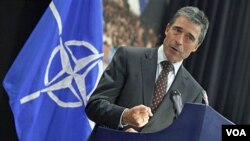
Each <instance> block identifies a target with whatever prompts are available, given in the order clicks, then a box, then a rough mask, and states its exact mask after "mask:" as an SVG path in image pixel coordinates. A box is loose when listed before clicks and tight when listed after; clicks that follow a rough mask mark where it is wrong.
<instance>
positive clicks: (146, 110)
mask: <svg viewBox="0 0 250 141" xmlns="http://www.w3.org/2000/svg"><path fill="white" fill-rule="evenodd" d="M152 116H153V114H152V112H151V109H150V107H147V106H145V105H138V106H135V107H132V108H130V109H125V111H124V113H123V116H122V124H127V125H131V126H134V127H143V126H145V125H146V124H147V123H148V121H149V118H150V117H152Z"/></svg>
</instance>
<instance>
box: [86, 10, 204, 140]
mask: <svg viewBox="0 0 250 141" xmlns="http://www.w3.org/2000/svg"><path fill="white" fill-rule="evenodd" d="M208 25H209V22H208V19H207V17H206V16H205V15H204V13H203V12H202V11H200V10H199V9H198V8H196V7H190V6H187V7H183V8H181V9H180V10H178V11H177V13H176V14H175V15H174V17H173V18H172V20H171V21H170V22H169V24H168V25H167V27H166V29H165V35H166V37H165V39H164V41H163V45H161V46H160V47H159V48H151V49H148V48H136V47H120V48H119V49H118V50H117V52H116V54H115V55H114V57H113V60H112V62H111V63H110V65H109V66H108V67H107V68H106V70H105V71H104V73H103V75H102V78H101V79H100V82H99V84H98V86H97V88H96V90H95V91H94V93H93V94H92V96H91V97H90V99H89V102H88V104H87V106H86V113H87V115H88V117H89V118H90V119H91V120H93V121H94V122H95V123H96V126H95V128H96V127H98V126H103V127H108V128H113V129H117V130H124V131H127V132H155V131H159V130H162V129H164V128H166V127H168V126H169V125H170V124H171V123H172V122H173V120H174V119H175V118H176V116H177V113H176V110H177V109H176V108H177V107H175V104H176V103H174V102H173V100H172V93H173V92H175V93H176V92H178V93H180V95H181V100H182V101H181V103H185V102H192V103H203V101H204V92H205V91H204V89H203V88H202V87H201V86H200V85H199V84H198V83H197V81H195V80H194V78H193V77H192V76H191V75H190V73H188V71H187V70H186V69H185V68H184V66H183V65H182V63H183V60H184V59H186V58H187V57H188V56H189V55H190V54H191V53H192V52H195V51H196V50H197V49H198V47H199V46H200V45H201V43H202V41H203V40H204V38H205V35H206V32H207V29H208ZM162 61H165V62H166V61H168V64H170V66H172V69H171V70H170V72H167V73H166V74H165V75H166V76H159V75H161V71H162V70H163V69H164V68H162V66H161V62H162ZM170 68H171V67H170ZM158 76H159V77H161V79H164V81H165V78H166V77H167V80H166V82H167V86H166V87H163V90H160V91H164V95H163V96H161V97H162V98H163V100H159V99H158V100H155V99H154V95H155V94H154V93H157V92H155V91H157V90H156V89H158V88H157V86H155V85H156V83H157V81H158V80H157V78H158ZM161 87H162V86H161ZM156 103H159V105H158V106H155V104H156ZM179 104H180V103H179ZM94 134H95V129H94V130H93V132H92V135H91V139H93V137H94Z"/></svg>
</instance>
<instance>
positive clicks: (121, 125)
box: [118, 110, 128, 128]
mask: <svg viewBox="0 0 250 141" xmlns="http://www.w3.org/2000/svg"><path fill="white" fill-rule="evenodd" d="M124 111H125V110H123V112H122V114H121V117H120V123H119V125H118V127H119V128H123V127H125V126H128V124H122V116H123V114H124Z"/></svg>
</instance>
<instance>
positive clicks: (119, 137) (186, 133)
mask: <svg viewBox="0 0 250 141" xmlns="http://www.w3.org/2000/svg"><path fill="white" fill-rule="evenodd" d="M233 124H234V123H232V122H231V121H229V120H228V119H226V118H225V117H223V116H222V115H220V114H219V113H218V112H216V111H215V110H214V109H213V108H211V107H210V106H208V105H204V104H191V103H185V104H184V107H183V109H182V112H181V113H180V115H179V116H178V118H177V119H176V120H175V121H174V122H173V123H172V124H171V125H170V126H169V127H167V128H165V129H163V130H161V131H158V132H153V133H129V132H124V131H119V130H114V129H108V128H102V127H98V129H97V132H96V141H106V140H107V141H221V139H222V125H233Z"/></svg>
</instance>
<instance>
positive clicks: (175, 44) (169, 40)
mask: <svg viewBox="0 0 250 141" xmlns="http://www.w3.org/2000/svg"><path fill="white" fill-rule="evenodd" d="M200 34H201V27H200V26H199V25H197V24H195V23H193V22H191V21H189V20H188V19H187V18H186V17H183V16H182V17H178V18H177V19H176V20H175V22H174V23H173V25H171V26H170V25H167V27H166V30H165V35H166V37H165V39H164V42H163V46H164V52H165V55H166V57H167V58H168V60H169V61H170V62H172V63H175V62H178V61H180V60H183V59H185V58H187V57H188V56H189V55H190V53H191V52H195V51H196V50H197V49H198V47H199V43H198V38H199V36H200Z"/></svg>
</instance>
